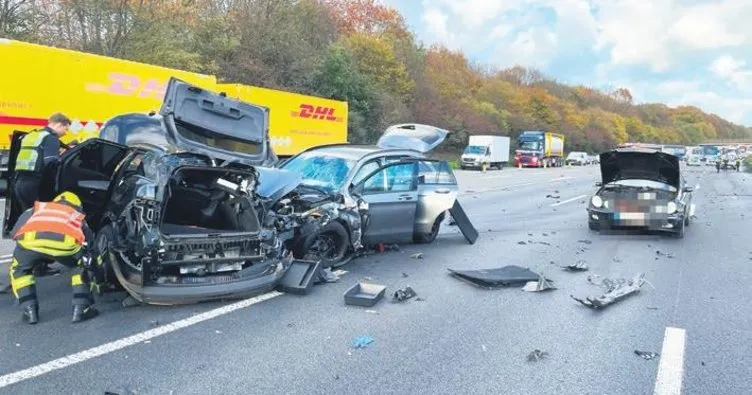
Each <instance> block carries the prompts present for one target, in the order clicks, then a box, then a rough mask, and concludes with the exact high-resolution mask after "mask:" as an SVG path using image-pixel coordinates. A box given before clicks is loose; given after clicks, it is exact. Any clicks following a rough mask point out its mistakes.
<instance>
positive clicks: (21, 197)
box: [13, 113, 71, 211]
mask: <svg viewBox="0 0 752 395" xmlns="http://www.w3.org/2000/svg"><path fill="white" fill-rule="evenodd" d="M70 125H71V120H70V119H69V118H68V117H66V116H65V115H63V114H60V113H58V114H54V115H52V116H51V117H50V119H49V121H48V123H47V126H46V127H44V129H41V130H35V131H33V132H30V133H28V134H27V135H25V136H24V137H23V138H22V139H21V147H20V149H19V150H18V154H17V156H16V167H15V173H16V179H15V183H14V184H13V195H14V198H15V200H16V202H18V205H19V206H20V211H26V210H28V209H29V208H30V207H31V206H32V205H33V204H34V202H35V201H37V200H39V194H40V187H41V184H42V176H43V175H44V173H45V171H48V170H49V169H50V168H51V167H52V166H53V165H54V163H55V162H57V161H58V159H59V155H60V137H62V136H63V135H64V134H65V132H66V131H67V130H68V127H70Z"/></svg>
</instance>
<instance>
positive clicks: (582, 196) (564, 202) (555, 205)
mask: <svg viewBox="0 0 752 395" xmlns="http://www.w3.org/2000/svg"><path fill="white" fill-rule="evenodd" d="M584 197H587V195H580V196H575V197H573V198H571V199H567V200H562V201H560V202H556V203H554V204H552V205H551V207H557V206H561V205H562V204H566V203H569V202H573V201H575V200H577V199H582V198H584Z"/></svg>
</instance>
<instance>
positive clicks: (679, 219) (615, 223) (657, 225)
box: [587, 209, 684, 232]
mask: <svg viewBox="0 0 752 395" xmlns="http://www.w3.org/2000/svg"><path fill="white" fill-rule="evenodd" d="M587 213H588V222H589V223H590V224H591V225H595V227H597V228H598V229H600V230H608V229H625V230H627V229H635V230H637V229H642V230H651V231H661V232H678V231H679V229H681V226H682V223H683V222H684V215H683V214H682V213H678V212H677V213H674V214H670V215H667V214H664V215H660V216H658V215H655V214H654V215H653V218H649V219H644V220H634V219H628V220H617V219H615V218H614V213H613V212H610V211H600V210H593V209H587Z"/></svg>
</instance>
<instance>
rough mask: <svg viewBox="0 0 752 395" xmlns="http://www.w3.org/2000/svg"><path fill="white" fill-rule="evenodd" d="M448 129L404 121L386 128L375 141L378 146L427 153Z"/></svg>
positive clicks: (442, 138)
mask: <svg viewBox="0 0 752 395" xmlns="http://www.w3.org/2000/svg"><path fill="white" fill-rule="evenodd" d="M448 134H449V131H447V130H444V129H440V128H437V127H435V126H430V125H421V124H417V123H404V124H399V125H392V126H390V127H388V128H387V129H386V131H385V132H384V134H382V135H381V138H379V141H378V142H377V143H376V145H378V146H379V147H380V148H402V149H409V150H414V151H419V152H421V153H423V154H425V153H428V152H429V151H431V150H433V149H434V148H436V147H438V146H439V145H440V144H441V143H443V142H444V139H446V136H447V135H448Z"/></svg>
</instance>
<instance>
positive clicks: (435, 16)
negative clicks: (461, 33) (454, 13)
mask: <svg viewBox="0 0 752 395" xmlns="http://www.w3.org/2000/svg"><path fill="white" fill-rule="evenodd" d="M448 20H449V15H447V14H445V13H443V12H441V10H438V9H436V8H429V9H427V10H426V11H425V13H423V21H424V22H425V23H426V29H427V30H428V32H429V33H430V34H432V35H434V36H435V37H436V38H437V39H438V40H439V41H441V42H444V43H446V44H447V45H449V44H450V43H452V42H453V41H454V37H453V35H452V34H451V33H449V28H448V26H447V21H448Z"/></svg>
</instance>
